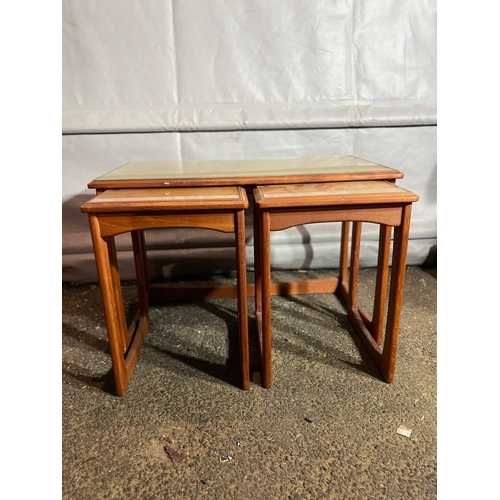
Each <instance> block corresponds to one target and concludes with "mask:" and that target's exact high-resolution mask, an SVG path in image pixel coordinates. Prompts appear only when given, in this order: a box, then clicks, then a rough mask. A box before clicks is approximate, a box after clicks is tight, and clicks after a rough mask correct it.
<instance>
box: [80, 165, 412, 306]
mask: <svg viewBox="0 0 500 500" xmlns="http://www.w3.org/2000/svg"><path fill="white" fill-rule="evenodd" d="M403 177H404V175H403V173H402V172H400V171H399V170H396V169H393V168H390V167H386V166H383V165H379V164H377V163H373V162H370V161H367V160H364V159H361V158H357V157H355V156H313V157H305V158H275V159H255V160H252V159H245V160H204V161H185V160H179V161H141V162H131V163H127V164H125V165H123V166H121V167H119V168H117V169H115V170H113V171H111V172H109V173H107V174H105V175H103V176H101V177H98V178H96V179H94V180H93V181H92V182H90V183H89V184H88V187H89V188H90V189H95V190H96V193H97V194H100V193H103V192H104V191H106V190H108V189H113V190H120V189H151V188H165V187H172V188H173V187H208V186H241V187H243V188H244V189H245V190H246V192H247V194H249V195H251V194H252V193H253V190H254V189H255V188H256V187H257V186H269V185H287V184H307V183H327V182H344V181H376V180H385V181H388V182H390V183H393V184H395V183H396V180H397V179H402V178H403ZM252 199H253V198H252ZM254 208H255V207H254ZM254 213H256V211H255V210H254ZM256 220H257V218H256V217H254V237H255V236H256V233H257V231H256V230H255V224H256V223H257V222H256ZM355 229H356V231H354V232H353V241H352V244H351V254H352V253H354V254H356V255H357V254H359V246H360V237H359V235H360V230H361V222H357V223H356V226H355ZM349 232H350V222H347V221H345V222H342V234H341V249H340V262H339V276H340V279H339V278H338V277H331V278H321V279H306V280H302V281H296V282H287V283H270V284H269V294H270V295H293V294H309V293H334V292H336V291H337V290H339V291H340V293H341V294H342V296H343V297H344V298H345V299H346V300H347V302H348V303H349V302H350V301H352V297H350V296H351V294H352V290H356V289H357V276H358V269H357V267H356V268H355V269H353V268H352V266H353V263H355V264H356V266H357V265H359V261H358V260H353V259H351V267H350V273H349V274H350V275H351V277H350V279H349V284H347V280H346V276H347V273H348V261H349V257H348V243H349ZM131 233H132V240H133V241H134V248H133V250H134V255H135V256H137V255H145V250H146V249H145V243H144V238H143V236H142V234H134V231H133V230H132V231H131ZM386 237H388V238H389V237H390V234H389V235H387V234H386ZM385 247H387V250H386V252H385V253H384V254H383V255H381V256H380V258H381V259H385V261H387V260H388V255H389V248H388V245H385ZM258 279H259V277H258V276H256V281H257V280H258ZM339 285H340V286H339ZM349 285H350V286H349ZM254 295H255V285H253V284H248V285H247V296H254ZM236 296H237V287H236V286H232V285H229V286H228V285H216V286H214V285H210V286H209V287H206V286H199V285H198V286H189V287H186V286H184V285H175V284H152V285H151V286H150V288H149V297H150V299H151V301H165V300H179V299H181V300H182V299H187V298H190V299H203V298H216V297H236Z"/></svg>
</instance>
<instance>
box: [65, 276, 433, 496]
mask: <svg viewBox="0 0 500 500" xmlns="http://www.w3.org/2000/svg"><path fill="white" fill-rule="evenodd" d="M332 272H334V273H335V271H326V270H325V271H309V272H308V273H306V274H304V273H297V272H274V273H273V280H276V281H277V280H290V279H297V276H298V277H299V278H300V277H323V276H327V275H331V274H332ZM374 279H375V270H374V269H362V270H361V282H360V297H361V299H362V303H363V304H365V303H366V304H369V303H370V302H369V301H370V299H371V297H372V294H373V289H374V283H375V281H374ZM436 288H437V273H436V271H435V269H424V268H421V267H408V268H407V274H406V285H405V295H404V305H403V311H402V320H401V329H400V340H399V349H398V360H397V365H396V376H395V381H394V383H392V384H386V383H385V382H383V381H382V379H381V377H380V375H379V373H378V371H377V368H376V367H375V365H374V364H373V362H372V361H371V359H370V358H369V357H368V355H367V353H366V351H365V350H364V348H363V346H362V345H361V343H360V341H359V339H358V338H357V336H356V334H355V333H354V332H353V329H352V328H351V327H350V324H349V323H348V321H347V319H346V315H345V310H344V308H343V306H342V304H341V302H339V300H338V299H337V297H336V296H334V295H300V296H293V297H273V299H272V321H273V370H274V371H273V375H274V385H273V387H272V388H271V389H269V390H266V389H263V388H262V387H260V386H259V384H258V376H257V373H254V376H255V378H254V381H255V382H257V383H253V384H252V388H251V390H250V391H242V390H240V389H239V388H238V384H239V366H238V355H237V353H238V346H237V323H236V300H235V299H213V300H207V301H196V302H176V303H170V304H162V305H152V307H151V311H150V316H151V327H150V331H149V334H148V336H147V338H146V341H145V344H144V346H143V349H142V352H141V356H140V358H139V361H138V364H137V366H136V369H135V372H134V376H133V378H132V381H131V384H130V386H129V389H128V392H127V394H126V395H125V396H124V397H122V398H118V397H116V396H115V395H114V392H113V391H114V386H113V378H112V374H111V371H110V370H111V362H110V358H109V354H108V346H107V336H106V328H105V325H104V319H103V312H102V303H101V296H100V291H99V287H98V286H97V285H95V284H94V285H73V284H63V293H62V296H63V347H62V353H63V360H62V362H63V365H62V366H63V376H62V381H63V386H62V406H63V415H62V422H63V431H62V437H63V448H62V481H63V484H62V497H63V499H65V500H69V499H74V500H86V499H89V500H96V499H120V500H125V499H199V498H210V499H212V498H217V499H225V498H228V499H229V498H231V499H232V498H238V499H252V498H255V499H274V498H276V499H357V498H359V499H370V500H373V499H395V500H396V499H397V500H401V499H412V500H415V499H431V498H432V499H434V498H436V497H437V450H436V440H437V436H436V434H437V424H436V392H437V390H436V371H437V366H436V349H437V348H436V346H437V338H436V332H437V311H436V303H437V298H436V297H437V290H436ZM134 292H135V289H134V287H133V284H131V283H126V284H125V285H124V297H125V300H126V302H127V304H128V310H130V311H132V308H133V304H134ZM366 308H367V309H368V307H366ZM249 309H250V316H252V314H253V299H250V300H249ZM251 326H253V322H252V324H251ZM252 353H253V354H252V367H253V370H254V371H256V370H257V369H258V359H257V357H256V356H255V338H254V336H252ZM400 428H406V429H409V430H411V434H410V435H409V436H408V437H407V436H405V435H402V434H399V433H398V429H400ZM223 456H229V457H231V460H229V461H227V462H221V457H223Z"/></svg>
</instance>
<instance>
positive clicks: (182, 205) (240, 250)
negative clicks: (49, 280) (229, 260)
mask: <svg viewBox="0 0 500 500" xmlns="http://www.w3.org/2000/svg"><path fill="white" fill-rule="evenodd" d="M246 208H248V199H247V196H246V193H245V190H244V189H243V188H242V187H238V186H225V187H192V188H181V187H177V188H169V187H164V188H154V189H108V190H106V191H103V192H102V193H100V194H98V195H97V196H96V197H94V198H92V199H91V200H89V201H88V202H87V203H85V204H84V205H82V207H81V210H82V212H84V213H87V214H88V217H89V224H90V230H91V233H92V241H93V245H94V254H95V260H96V265H97V272H98V276H99V283H100V287H101V295H102V300H103V306H104V314H105V319H106V328H107V332H108V339H109V347H110V352H111V360H112V365H113V374H114V379H115V386H116V393H117V395H118V396H123V395H124V394H125V393H126V391H127V388H128V385H129V383H130V380H131V378H132V373H133V371H134V368H135V365H136V363H137V359H138V357H139V353H140V350H141V347H142V345H143V342H144V339H145V337H146V333H147V331H148V328H149V316H148V308H149V277H148V269H147V257H146V250H145V249H146V246H145V244H144V230H146V229H154V228H165V227H194V228H205V229H213V230H216V231H222V232H226V233H230V232H234V233H235V243H236V268H237V302H238V325H239V342H240V361H241V380H242V388H243V389H244V390H248V389H249V388H250V363H249V349H248V309H247V282H246V256H245V220H244V210H245V209H246ZM126 232H130V233H131V235H132V244H133V249H134V257H135V269H136V282H137V289H138V302H139V309H138V312H137V315H136V317H135V318H134V320H133V321H132V323H131V325H130V326H128V327H127V324H126V319H125V311H124V306H123V297H122V291H121V283H120V274H119V270H118V260H117V256H116V248H115V242H114V237H115V236H116V235H117V234H121V233H126Z"/></svg>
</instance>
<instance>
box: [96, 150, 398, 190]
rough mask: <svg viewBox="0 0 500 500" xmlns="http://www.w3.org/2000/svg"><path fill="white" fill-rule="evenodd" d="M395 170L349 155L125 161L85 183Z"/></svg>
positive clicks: (205, 182)
mask: <svg viewBox="0 0 500 500" xmlns="http://www.w3.org/2000/svg"><path fill="white" fill-rule="evenodd" d="M403 176H404V174H403V173H402V172H400V171H399V170H396V169H393V168H390V167H385V166H383V165H379V164H377V163H373V162H370V161H367V160H364V159H362V158H357V157H355V156H310V157H303V158H269V159H244V160H243V159H239V160H203V161H191V160H179V161H141V162H130V163H127V164H125V165H123V166H121V167H119V168H117V169H115V170H113V171H111V172H109V173H107V174H105V175H102V176H101V177H98V178H97V179H94V180H93V181H92V182H90V183H89V184H88V187H89V188H90V189H98V190H100V189H123V188H154V187H165V186H170V187H176V186H184V187H188V186H230V185H233V186H234V185H237V186H247V187H252V186H257V185H268V184H290V183H309V182H336V181H351V180H356V181H358V180H394V179H401V178H403Z"/></svg>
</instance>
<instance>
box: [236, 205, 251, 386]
mask: <svg viewBox="0 0 500 500" xmlns="http://www.w3.org/2000/svg"><path fill="white" fill-rule="evenodd" d="M235 239H236V281H237V286H238V330H239V342H240V361H241V363H240V364H241V372H242V373H241V379H242V388H243V390H245V391H246V390H248V389H250V354H249V348H248V304H247V267H246V241H245V212H244V211H243V210H241V211H239V212H237V213H236V214H235Z"/></svg>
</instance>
